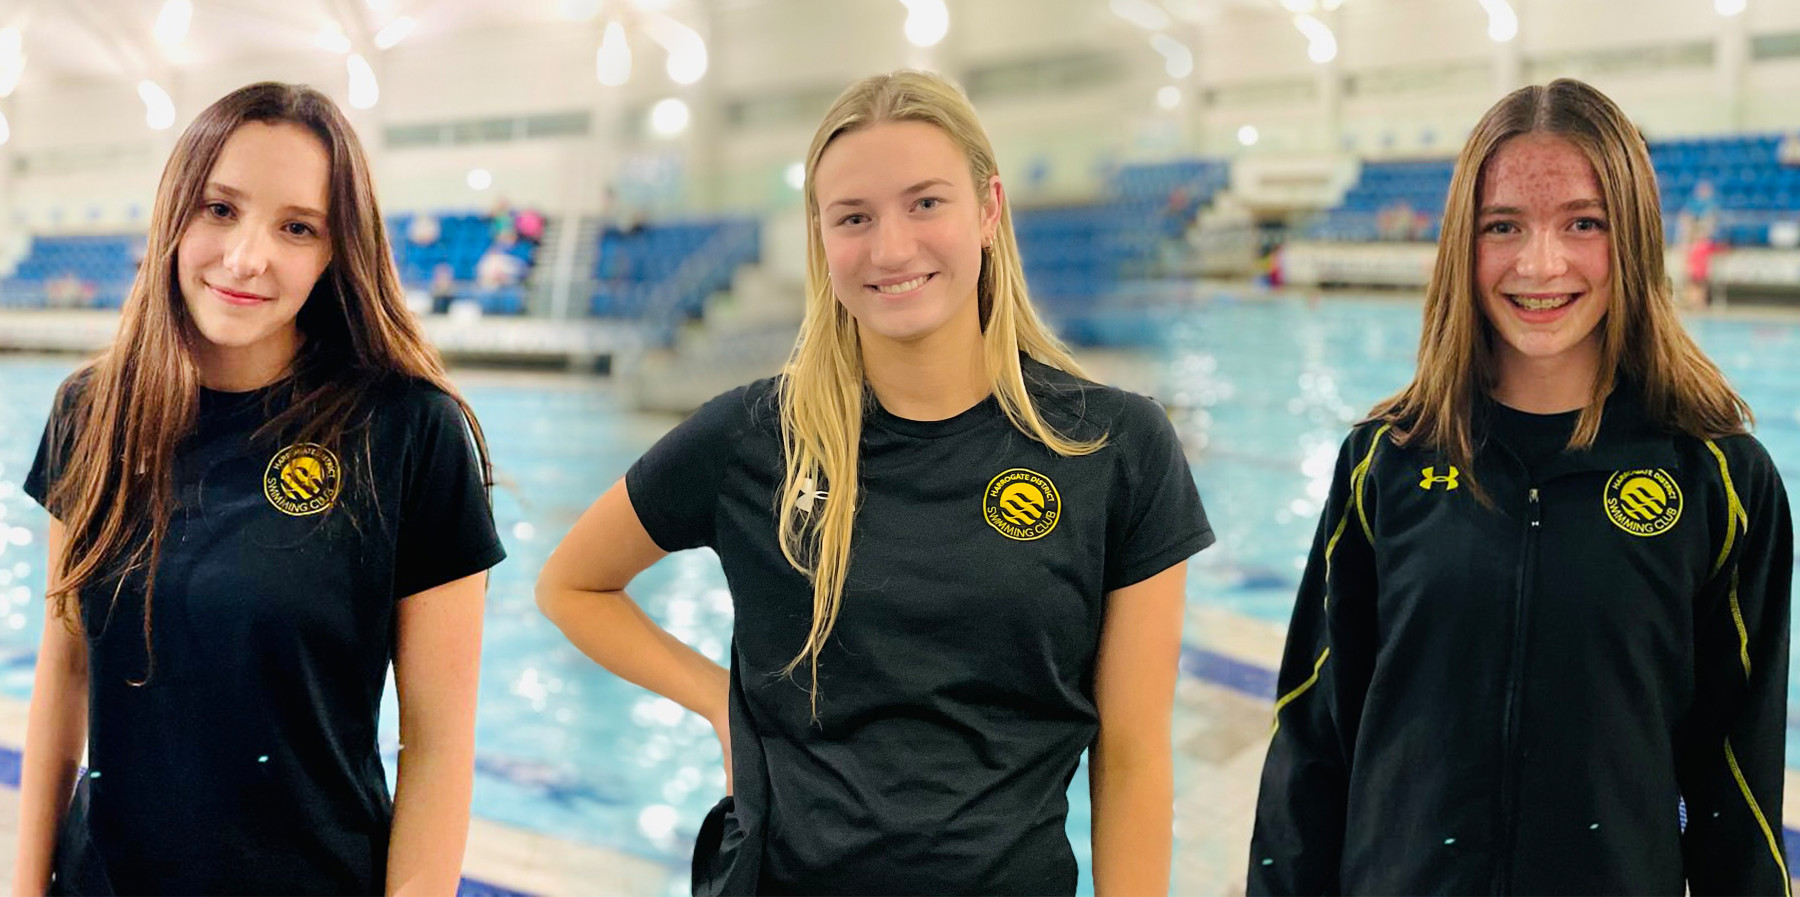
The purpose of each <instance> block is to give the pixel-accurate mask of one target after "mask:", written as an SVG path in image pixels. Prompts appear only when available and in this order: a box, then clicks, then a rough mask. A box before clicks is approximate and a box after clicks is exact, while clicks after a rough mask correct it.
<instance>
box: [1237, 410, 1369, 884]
mask: <svg viewBox="0 0 1800 897" xmlns="http://www.w3.org/2000/svg"><path fill="white" fill-rule="evenodd" d="M1383 430H1385V428H1383ZM1384 438H1385V437H1384V436H1383V434H1382V432H1381V431H1377V432H1376V433H1375V435H1374V436H1373V437H1372V438H1371V437H1370V436H1369V434H1368V433H1366V432H1355V433H1352V434H1351V437H1350V438H1349V439H1347V440H1345V442H1344V447H1343V449H1342V451H1340V452H1339V454H1338V463H1337V473H1336V475H1335V477H1334V479H1333V481H1332V485H1331V493H1330V496H1329V497H1328V499H1327V500H1326V503H1325V510H1324V513H1323V514H1321V515H1320V518H1319V529H1318V532H1317V534H1316V535H1315V536H1314V539H1313V547H1312V553H1311V555H1310V556H1309V557H1308V558H1307V562H1306V572H1305V574H1304V575H1303V576H1302V577H1301V580H1300V591H1299V594H1298V595H1297V596H1296V597H1295V600H1294V616H1293V619H1292V621H1291V622H1290V623H1289V624H1288V634H1287V647H1286V649H1285V650H1284V651H1283V652H1282V658H1281V671H1280V673H1279V675H1278V676H1277V678H1276V696H1277V697H1276V703H1275V728H1274V732H1273V733H1272V740H1271V741H1270V744H1269V754H1268V758H1267V759H1266V760H1265V761H1264V763H1263V772H1262V786H1261V790H1260V791H1259V792H1258V794H1257V799H1256V819H1255V823H1254V827H1253V829H1252V832H1251V837H1250V875H1249V882H1248V893H1250V894H1253V895H1254V894H1337V893H1341V888H1340V887H1339V884H1338V868H1339V860H1340V857H1341V855H1342V853H1343V849H1344V821H1345V812H1346V805H1347V803H1348V800H1349V773H1350V746H1351V745H1352V744H1353V743H1354V742H1355V737H1356V736H1355V731H1354V725H1355V724H1354V718H1355V717H1357V716H1359V715H1360V712H1361V706H1362V695H1363V691H1364V690H1365V689H1366V688H1367V685H1368V678H1369V675H1370V669H1369V665H1370V662H1369V660H1368V658H1369V657H1372V655H1373V644H1372V643H1373V639H1374V636H1373V634H1372V632H1370V631H1369V628H1370V625H1371V624H1369V622H1368V621H1369V619H1370V618H1371V617H1372V611H1371V607H1372V605H1373V603H1374V600H1375V590H1376V580H1375V563H1374V550H1373V548H1371V546H1370V539H1369V536H1368V531H1366V530H1364V528H1363V520H1364V517H1365V515H1366V516H1367V518H1368V519H1369V520H1371V521H1372V520H1373V519H1374V513H1373V507H1372V503H1371V504H1370V505H1368V506H1365V505H1364V502H1365V501H1366V499H1367V497H1368V496H1367V493H1369V492H1371V491H1372V490H1370V489H1367V488H1366V487H1364V486H1363V485H1362V481H1363V477H1364V475H1365V473H1366V472H1367V471H1368V470H1369V469H1370V467H1372V466H1373V463H1374V460H1373V459H1374V455H1375V452H1376V447H1377V446H1378V445H1379V444H1380V443H1381V442H1382V441H1383V439H1384Z"/></svg>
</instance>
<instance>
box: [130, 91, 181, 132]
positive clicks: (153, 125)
mask: <svg viewBox="0 0 1800 897" xmlns="http://www.w3.org/2000/svg"><path fill="white" fill-rule="evenodd" d="M138 97H139V98H140V99H142V100H143V101H144V124H146V125H149V126H150V130H152V131H167V130H168V129H170V128H172V127H174V126H175V101H174V100H172V99H170V98H169V92H168V91H166V90H163V89H162V85H160V84H157V83H156V82H155V81H139V82H138Z"/></svg>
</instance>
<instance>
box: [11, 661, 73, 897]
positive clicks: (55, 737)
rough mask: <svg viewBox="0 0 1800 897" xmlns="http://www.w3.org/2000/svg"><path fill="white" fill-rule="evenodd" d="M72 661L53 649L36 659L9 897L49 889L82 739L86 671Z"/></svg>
mask: <svg viewBox="0 0 1800 897" xmlns="http://www.w3.org/2000/svg"><path fill="white" fill-rule="evenodd" d="M78 660H82V659H80V658H71V657H69V656H67V654H66V653H64V652H58V651H56V650H45V651H43V652H42V653H40V654H39V656H38V665H37V672H36V675H35V677H34V679H33V685H32V695H31V709H30V711H29V713H28V716H27V721H26V724H25V756H24V761H23V765H22V768H21V770H20V778H19V840H18V848H17V853H16V854H15V857H14V860H13V893H14V894H20V895H24V894H42V893H44V890H45V888H46V887H47V886H48V885H49V881H50V860H51V856H52V855H53V853H54V851H55V849H56V831H57V828H58V826H59V825H60V823H61V822H62V817H63V814H64V813H65V812H67V810H68V806H69V793H70V789H71V787H72V786H73V784H74V781H75V771H76V769H77V768H78V767H79V765H80V763H81V755H82V749H83V747H84V745H85V743H86V740H87V704H88V702H87V667H86V664H85V662H79V663H78V662H77V661H78Z"/></svg>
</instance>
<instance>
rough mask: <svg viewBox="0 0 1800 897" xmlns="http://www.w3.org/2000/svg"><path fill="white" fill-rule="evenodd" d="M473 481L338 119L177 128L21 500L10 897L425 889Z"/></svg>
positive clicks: (468, 621) (328, 107)
mask: <svg viewBox="0 0 1800 897" xmlns="http://www.w3.org/2000/svg"><path fill="white" fill-rule="evenodd" d="M488 470H489V466H488V461H487V450H486V446H485V443H484V441H483V440H482V438H481V431H480V428H479V426H478V425H477V424H476V421H475V417H474V415H473V413H472V412H471V411H470V410H469V407H468V406H467V404H465V403H464V402H463V400H462V399H461V398H460V397H459V396H458V395H457V392H456V390H455V388H454V387H452V386H451V385H450V382H449V380H448V378H447V377H446V375H445V372H444V368H443V366H442V363H441V362H440V361H439V359H438V357H437V354H436V352H435V351H434V350H433V349H432V348H431V347H430V346H429V345H428V344H427V343H426V342H425V340H424V338H423V336H422V335H421V333H420V330H419V327H418V324H417V322H416V321H415V319H414V318H413V317H412V316H411V314H410V313H409V312H408V311H407V310H406V307H405V303H404V300H403V298H402V294H401V291H400V284H399V279H398V277H397V275H396V272H395V270H394V266H393V261H392V256H391V254H390V252H389V249H388V243H387V238H386V235H385V233H384V231H383V227H382V221H381V215H380V210H379V209H378V207H377V205H376V202H375V195H374V187H373V184H372V182H371V179H370V173H369V169H368V162H367V159H366V158H365V156H364V154H363V151H362V147H361V145H360V143H359V142H358V140H357V138H356V135H355V133H354V132H353V131H352V130H351V128H350V126H349V124H348V123H347V122H346V121H345V120H344V117H343V115H342V113H341V112H339V110H338V109H337V108H336V106H334V105H333V104H332V102H331V101H330V100H329V99H327V98H326V97H325V96H324V95H322V94H320V93H318V92H316V91H314V90H312V89H310V88H306V87H300V86H292V85H284V84H270V83H264V84H255V85H251V86H249V87H245V88H243V89H241V90H238V91H235V92H233V93H232V94H230V95H228V96H226V97H224V98H223V99H220V100H219V101H218V102H216V103H214V104H213V105H211V106H210V107H208V108H207V109H206V110H205V111H203V112H201V113H200V115H199V117H198V118H196V119H195V121H194V122H193V124H192V125H190V126H189V127H188V128H187V130H186V131H185V132H184V133H183V134H182V136H181V138H180V140H179V141H178V142H177V143H176V146H175V149H174V152H173V154H172V155H171V157H170V159H169V162H168V165H167V167H166V168H165V169H164V171H163V176H162V181H161V184H160V186H159V187H158V190H157V196H156V203H155V207H154V212H153V215H152V225H151V230H150V234H149V241H148V249H147V252H146V255H145V259H144V264H143V267H142V268H141V270H140V271H139V274H138V278H137V282H136V283H135V284H134V286H133V288H132V291H131V295H130V297H129V299H128V300H127V302H126V304H125V307H124V309H123V312H122V315H121V319H120V324H119V331H118V336H117V338H116V339H115V340H114V342H113V344H112V347H111V348H110V349H108V350H107V351H106V352H105V353H104V354H102V355H101V356H100V357H99V358H98V359H96V360H94V361H93V362H91V363H90V364H88V365H86V366H84V367H83V368H81V369H80V370H79V371H77V372H76V373H75V374H74V375H73V376H71V377H70V378H69V380H68V381H67V382H66V383H65V384H64V386H63V388H62V390H61V391H60V393H59V395H58V398H57V403H56V407H55V408H54V409H53V411H52V413H51V417H50V422H49V425H48V426H47V427H46V428H45V433H44V439H43V442H42V444H41V445H40V447H39V450H38V456H37V460H36V463H35V464H34V465H33V467H32V470H31V472H30V474H29V475H28V477H27V479H26V489H27V491H28V492H30V494H31V495H32V496H33V497H34V498H36V499H37V500H38V501H39V502H40V503H42V504H43V505H44V507H45V508H46V509H47V510H49V512H50V514H51V518H52V519H51V521H50V539H49V543H50V568H49V569H50V577H49V587H48V594H49V599H50V605H49V612H48V613H47V614H46V615H45V625H44V632H43V639H42V643H41V646H40V649H39V654H38V662H37V674H36V679H35V683H34V686H33V690H32V700H31V710H30V720H29V725H28V729H27V737H26V745H25V759H24V770H23V775H22V783H21V795H20V822H19V846H18V854H17V859H16V861H15V866H14V879H13V890H14V893H18V894H27V893H44V892H45V890H46V888H48V889H49V890H50V891H51V892H53V893H82V894H88V893H114V892H116V893H130V894H137V893H181V894H212V893H220V894H224V893H229V894H250V893H287V894H293V893H378V892H383V891H385V892H387V893H429V894H436V893H450V892H451V891H453V890H454V889H455V888H456V883H457V880H458V874H459V869H460V865H461V856H462V850H463V844H464V840H465V836H466V832H467V825H468V807H469V793H470V786H471V778H472V767H473V754H474V707H475V692H476V684H477V682H476V663H477V657H478V654H479V650H480V642H481V612H482V603H483V593H484V590H485V581H486V573H485V571H486V570H487V569H488V568H489V567H491V566H492V565H493V564H495V563H497V562H498V561H499V560H500V559H501V558H502V557H503V556H504V551H503V550H502V548H501V546H500V543H499V541H498V539H497V537H496V535H495V532H494V527H493V522H492V516H491V513H490V510H489V505H488V500H487V494H486V486H487V483H488V482H489V481H490V479H491V478H490V476H489V473H488ZM390 664H391V665H392V668H393V671H394V678H395V682H396V685H397V688H398V692H399V699H400V738H401V743H402V751H401V754H400V764H399V773H398V783H399V785H398V789H397V791H396V793H395V794H394V795H393V796H392V797H391V798H390V796H389V793H388V789H387V784H386V779H385V777H384V773H383V769H382V762H381V758H380V754H379V752H378V749H377V744H376V722H377V716H378V714H379V709H380V703H381V695H382V691H383V688H384V684H385V677H386V675H387V671H388V669H389V666H390ZM84 743H85V745H86V749H87V755H86V757H87V759H86V763H87V765H86V769H85V771H83V772H82V774H81V776H80V778H79V783H78V784H76V777H75V776H76V769H77V766H78V764H79V763H80V762H81V759H82V750H83V745H84ZM71 785H76V787H75V794H74V799H73V801H72V802H71V799H70V787H71Z"/></svg>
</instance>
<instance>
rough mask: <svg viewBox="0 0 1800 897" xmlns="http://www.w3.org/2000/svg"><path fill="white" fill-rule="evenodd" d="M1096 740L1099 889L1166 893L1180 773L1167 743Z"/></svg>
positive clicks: (1092, 767)
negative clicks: (1131, 746)
mask: <svg viewBox="0 0 1800 897" xmlns="http://www.w3.org/2000/svg"><path fill="white" fill-rule="evenodd" d="M1110 753H1112V754H1114V756H1110V757H1109V756H1108V754H1109V751H1107V750H1106V749H1105V748H1104V746H1103V745H1101V744H1096V745H1095V746H1094V749H1093V751H1092V752H1091V754H1090V756H1089V761H1090V762H1089V765H1088V777H1089V793H1090V795H1091V796H1092V799H1093V806H1094V823H1093V839H1094V840H1093V849H1094V893H1095V894H1096V895H1099V897H1116V895H1149V894H1159V895H1160V894H1167V893H1168V892H1169V865H1170V857H1171V853H1172V849H1173V848H1172V841H1173V837H1174V836H1173V830H1174V822H1175V809H1174V807H1175V778H1174V771H1173V763H1172V760H1171V758H1170V752H1169V750H1168V745H1167V743H1166V742H1165V743H1163V744H1162V745H1161V749H1160V750H1159V749H1157V747H1156V746H1148V747H1143V748H1140V749H1137V750H1132V751H1129V752H1128V753H1129V755H1128V756H1124V755H1123V754H1126V753H1127V752H1124V751H1112V752H1110Z"/></svg>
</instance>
